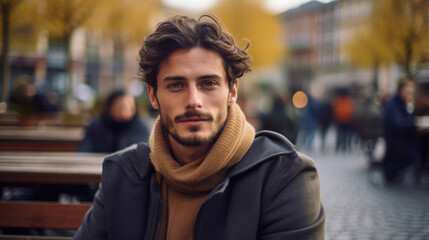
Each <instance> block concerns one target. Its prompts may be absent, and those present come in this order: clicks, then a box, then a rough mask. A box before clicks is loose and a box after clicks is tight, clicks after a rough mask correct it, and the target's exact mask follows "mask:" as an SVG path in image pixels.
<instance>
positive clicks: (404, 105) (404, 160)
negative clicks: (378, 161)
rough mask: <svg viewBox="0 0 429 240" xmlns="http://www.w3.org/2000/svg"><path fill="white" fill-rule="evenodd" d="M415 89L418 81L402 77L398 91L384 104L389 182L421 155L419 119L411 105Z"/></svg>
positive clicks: (386, 172) (385, 160)
mask: <svg viewBox="0 0 429 240" xmlns="http://www.w3.org/2000/svg"><path fill="white" fill-rule="evenodd" d="M414 92H415V85H414V82H412V81H411V80H409V79H400V80H399V82H398V87H397V91H396V95H395V96H394V97H393V98H392V99H391V100H390V101H388V102H387V103H386V104H385V106H384V112H383V134H384V139H385V140H386V154H385V158H384V161H383V165H384V175H385V180H386V182H387V183H392V182H396V181H398V180H400V179H401V178H400V176H401V172H402V171H403V170H404V169H405V168H406V167H407V166H409V165H411V164H413V163H414V162H416V161H417V159H418V150H417V141H416V136H415V134H416V126H415V120H414V116H413V115H412V114H411V112H412V110H411V109H410V108H409V106H410V104H412V103H413V99H414Z"/></svg>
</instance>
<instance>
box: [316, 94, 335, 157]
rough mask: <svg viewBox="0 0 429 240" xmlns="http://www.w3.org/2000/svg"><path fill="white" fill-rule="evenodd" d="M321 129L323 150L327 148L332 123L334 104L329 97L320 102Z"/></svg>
mask: <svg viewBox="0 0 429 240" xmlns="http://www.w3.org/2000/svg"><path fill="white" fill-rule="evenodd" d="M319 106H320V107H319V118H318V119H319V129H320V140H321V146H320V148H321V150H322V152H324V151H325V150H326V134H327V132H328V130H329V127H330V126H331V123H332V105H331V102H330V101H329V100H328V98H327V97H325V98H324V99H322V100H321V101H320V103H319Z"/></svg>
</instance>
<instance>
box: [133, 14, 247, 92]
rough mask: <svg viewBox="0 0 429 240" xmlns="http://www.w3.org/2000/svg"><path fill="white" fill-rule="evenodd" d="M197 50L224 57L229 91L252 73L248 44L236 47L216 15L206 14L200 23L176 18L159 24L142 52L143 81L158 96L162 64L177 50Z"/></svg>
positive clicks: (181, 17) (146, 41) (148, 38)
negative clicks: (209, 51) (158, 82)
mask: <svg viewBox="0 0 429 240" xmlns="http://www.w3.org/2000/svg"><path fill="white" fill-rule="evenodd" d="M194 47H202V48H205V49H208V50H212V51H214V52H216V53H218V54H219V55H220V56H221V57H222V59H223V64H224V69H225V73H226V77H227V79H228V85H229V87H230V88H231V86H232V85H233V84H234V83H235V82H236V80H237V79H238V78H240V77H242V76H243V75H244V74H245V73H247V72H250V71H251V67H250V61H251V59H250V56H249V55H248V54H247V52H246V50H247V48H248V47H249V43H247V45H246V46H245V47H243V48H241V47H239V46H237V45H236V43H235V41H234V38H233V37H232V36H231V35H230V34H229V33H228V32H227V31H226V30H225V29H223V28H222V25H221V23H220V21H219V20H218V19H217V18H216V17H215V16H213V15H203V16H201V17H200V18H199V19H198V20H196V19H193V18H190V17H187V16H175V17H173V18H171V19H169V20H167V21H165V22H161V23H159V24H158V26H157V28H156V30H155V31H154V32H153V33H152V34H150V35H149V36H148V37H146V38H145V39H144V42H143V46H142V48H141V49H140V51H139V55H140V61H139V66H140V73H141V77H142V79H143V81H144V82H146V83H147V84H149V85H150V86H152V87H153V88H154V92H155V93H156V90H157V83H156V77H157V74H158V71H159V64H160V63H161V62H162V61H163V60H165V59H166V58H167V57H168V56H169V55H170V54H171V53H172V52H174V51H175V50H178V49H191V48H194Z"/></svg>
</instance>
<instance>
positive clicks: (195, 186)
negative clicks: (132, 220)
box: [149, 104, 255, 193]
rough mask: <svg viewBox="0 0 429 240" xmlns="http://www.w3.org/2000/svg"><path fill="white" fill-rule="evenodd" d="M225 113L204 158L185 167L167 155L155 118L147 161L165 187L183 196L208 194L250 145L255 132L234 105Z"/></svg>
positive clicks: (160, 126) (165, 144) (167, 146)
mask: <svg viewBox="0 0 429 240" xmlns="http://www.w3.org/2000/svg"><path fill="white" fill-rule="evenodd" d="M228 111H229V112H228V116H227V121H226V124H225V127H224V129H223V130H222V132H221V134H220V135H219V138H218V140H217V141H216V142H215V144H214V145H213V147H212V148H211V149H210V150H209V152H208V154H207V156H206V157H205V158H203V159H201V160H199V161H195V162H192V163H189V164H186V165H181V164H179V163H178V162H177V161H175V160H174V159H173V157H172V156H171V152H170V148H169V143H168V140H166V139H165V138H164V136H166V135H164V129H163V127H162V124H161V120H160V119H159V118H158V119H157V121H156V123H155V126H154V129H153V131H152V134H151V136H150V140H149V144H150V148H151V151H152V152H151V154H150V158H151V161H152V164H153V166H154V167H155V170H156V171H157V172H158V173H160V174H161V175H162V176H163V178H164V179H165V181H166V183H167V184H168V186H169V187H171V188H174V189H175V190H176V191H179V192H183V193H186V192H188V193H201V192H208V191H210V190H212V189H213V188H214V187H216V186H217V185H218V184H219V183H220V182H221V181H222V180H223V179H224V178H225V176H226V174H227V172H228V169H229V168H231V167H232V166H233V165H234V164H236V163H237V162H238V161H240V159H241V158H242V157H243V156H244V154H245V153H246V152H247V150H248V149H249V148H250V145H251V144H252V142H253V139H254V137H255V130H254V128H253V127H252V126H251V125H250V124H249V123H248V122H247V121H246V118H245V116H244V114H243V112H242V111H241V109H240V107H239V106H238V105H237V104H233V105H231V106H230V107H229V110H228Z"/></svg>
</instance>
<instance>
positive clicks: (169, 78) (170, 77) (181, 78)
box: [162, 76, 186, 81]
mask: <svg viewBox="0 0 429 240" xmlns="http://www.w3.org/2000/svg"><path fill="white" fill-rule="evenodd" d="M185 79H186V78H185V77H183V76H167V77H165V78H164V79H162V80H163V81H177V80H182V81H183V80H185Z"/></svg>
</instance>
